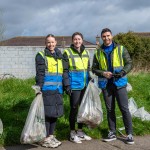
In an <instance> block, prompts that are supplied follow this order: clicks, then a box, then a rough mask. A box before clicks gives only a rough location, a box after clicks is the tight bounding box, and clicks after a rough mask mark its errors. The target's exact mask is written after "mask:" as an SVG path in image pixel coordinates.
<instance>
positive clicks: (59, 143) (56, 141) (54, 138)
mask: <svg viewBox="0 0 150 150" xmlns="http://www.w3.org/2000/svg"><path fill="white" fill-rule="evenodd" d="M52 140H53V141H54V142H55V143H56V144H58V146H59V145H61V144H62V143H61V142H60V141H58V140H57V139H56V137H55V136H53V139H52Z"/></svg>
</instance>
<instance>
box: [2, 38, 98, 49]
mask: <svg viewBox="0 0 150 150" xmlns="http://www.w3.org/2000/svg"><path fill="white" fill-rule="evenodd" d="M55 37H56V40H57V46H58V47H61V46H62V40H64V41H65V45H66V46H69V45H70V44H71V43H72V39H71V36H55ZM83 44H84V45H86V46H90V45H95V44H93V43H91V42H88V41H86V40H84V41H83ZM0 46H45V36H18V37H14V38H11V39H8V40H4V41H1V42H0Z"/></svg>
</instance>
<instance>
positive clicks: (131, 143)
mask: <svg viewBox="0 0 150 150" xmlns="http://www.w3.org/2000/svg"><path fill="white" fill-rule="evenodd" d="M126 144H130V145H133V144H134V142H126Z"/></svg>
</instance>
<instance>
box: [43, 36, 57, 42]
mask: <svg viewBox="0 0 150 150" xmlns="http://www.w3.org/2000/svg"><path fill="white" fill-rule="evenodd" d="M48 37H53V38H54V39H55V40H56V38H55V36H54V35H53V34H48V35H47V36H46V37H45V41H46V40H47V38H48Z"/></svg>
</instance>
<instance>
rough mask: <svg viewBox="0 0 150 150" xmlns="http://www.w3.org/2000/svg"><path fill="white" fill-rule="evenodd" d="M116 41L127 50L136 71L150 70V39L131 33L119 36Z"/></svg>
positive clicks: (115, 37) (115, 38)
mask: <svg viewBox="0 0 150 150" xmlns="http://www.w3.org/2000/svg"><path fill="white" fill-rule="evenodd" d="M114 40H115V41H116V42H117V43H119V44H121V45H123V46H125V48H127V50H128V51H129V53H130V56H131V58H132V60H133V65H134V68H135V69H136V70H145V69H146V70H149V69H150V67H149V62H150V38H146V37H140V36H138V35H136V34H135V33H134V32H131V31H129V32H128V33H119V34H117V35H116V36H114Z"/></svg>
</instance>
